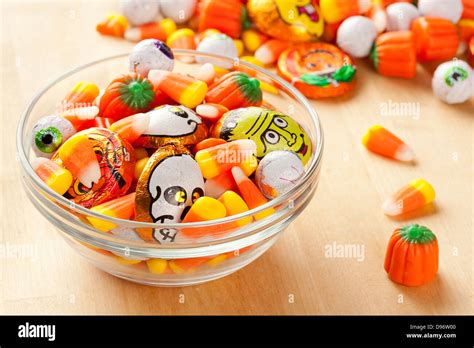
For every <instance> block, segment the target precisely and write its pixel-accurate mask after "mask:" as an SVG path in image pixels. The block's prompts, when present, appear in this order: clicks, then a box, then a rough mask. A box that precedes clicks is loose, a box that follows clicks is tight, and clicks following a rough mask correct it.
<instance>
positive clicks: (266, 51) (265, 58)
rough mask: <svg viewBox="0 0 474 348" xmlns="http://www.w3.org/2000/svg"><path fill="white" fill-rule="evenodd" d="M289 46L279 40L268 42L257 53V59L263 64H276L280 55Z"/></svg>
mask: <svg viewBox="0 0 474 348" xmlns="http://www.w3.org/2000/svg"><path fill="white" fill-rule="evenodd" d="M289 46H290V44H289V43H288V42H287V41H282V40H277V39H272V40H268V41H267V42H265V43H264V44H263V45H262V46H260V47H259V48H258V49H257V50H256V51H255V58H257V59H258V60H259V61H261V62H262V63H263V64H271V63H275V62H276V61H277V60H278V57H279V56H280V54H281V53H282V52H283V51H284V50H286V49H287V48H288V47H289Z"/></svg>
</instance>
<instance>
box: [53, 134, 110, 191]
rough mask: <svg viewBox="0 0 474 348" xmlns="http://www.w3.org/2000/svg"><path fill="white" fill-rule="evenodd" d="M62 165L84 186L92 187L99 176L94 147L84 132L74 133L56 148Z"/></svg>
mask: <svg viewBox="0 0 474 348" xmlns="http://www.w3.org/2000/svg"><path fill="white" fill-rule="evenodd" d="M58 156H59V158H60V159H61V161H62V163H63V165H64V166H65V167H66V168H67V169H69V171H70V172H71V174H72V175H73V176H74V177H75V178H77V179H78V180H79V181H80V182H81V183H82V184H83V185H84V186H86V187H92V184H93V183H97V182H99V179H100V177H101V172H100V166H99V162H98V161H97V157H96V155H95V151H94V148H93V146H92V143H91V142H90V140H89V138H88V137H87V135H85V134H81V133H76V134H74V135H73V136H72V137H70V138H69V139H68V140H66V142H65V143H64V144H62V145H61V147H60V148H59V149H58Z"/></svg>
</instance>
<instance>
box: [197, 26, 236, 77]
mask: <svg viewBox="0 0 474 348" xmlns="http://www.w3.org/2000/svg"><path fill="white" fill-rule="evenodd" d="M196 50H197V51H198V52H203V53H211V54H218V55H221V56H226V57H229V58H237V57H238V53H237V47H235V44H234V41H233V40H232V39H231V38H230V37H229V36H227V35H225V34H215V35H211V36H208V37H206V38H205V39H204V40H202V41H201V42H200V43H199V45H198V46H197V48H196ZM196 61H197V62H198V63H201V64H204V63H211V64H213V65H214V66H219V67H221V68H224V69H230V68H231V67H232V65H233V63H228V62H223V61H221V60H217V59H212V58H202V57H196Z"/></svg>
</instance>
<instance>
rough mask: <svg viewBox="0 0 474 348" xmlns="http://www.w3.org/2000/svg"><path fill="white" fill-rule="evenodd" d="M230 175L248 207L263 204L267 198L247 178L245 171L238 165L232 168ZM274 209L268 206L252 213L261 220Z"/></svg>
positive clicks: (256, 218) (251, 207)
mask: <svg viewBox="0 0 474 348" xmlns="http://www.w3.org/2000/svg"><path fill="white" fill-rule="evenodd" d="M232 175H233V176H234V180H235V182H236V183H237V187H238V188H239V192H240V194H241V195H242V197H243V199H244V201H245V203H247V206H248V207H249V208H250V209H254V208H257V207H259V206H261V205H264V204H265V203H267V202H268V200H267V199H266V198H265V197H264V196H263V194H262V193H261V192H260V190H259V189H258V187H257V186H256V185H255V184H254V183H253V182H252V180H250V179H249V178H247V176H246V175H245V173H244V172H243V171H242V169H240V168H239V167H233V168H232ZM274 212H275V210H274V209H273V208H268V209H266V210H264V211H262V212H260V213H257V214H255V215H254V217H255V220H261V219H264V218H266V217H267V216H270V215H271V214H273V213H274Z"/></svg>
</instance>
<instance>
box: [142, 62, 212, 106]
mask: <svg viewBox="0 0 474 348" xmlns="http://www.w3.org/2000/svg"><path fill="white" fill-rule="evenodd" d="M148 79H149V80H150V81H151V83H153V85H154V86H155V87H157V88H159V89H160V90H161V91H162V92H164V93H165V94H167V95H168V96H169V97H170V98H171V99H173V100H174V101H176V102H178V103H180V104H182V105H184V106H186V107H188V108H190V109H194V108H195V107H196V106H198V105H199V104H201V103H202V101H203V100H204V97H205V96H206V93H207V84H206V83H205V82H203V81H201V80H197V79H195V78H193V77H190V76H186V75H181V74H178V73H174V72H171V71H166V70H150V72H149V73H148Z"/></svg>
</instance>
